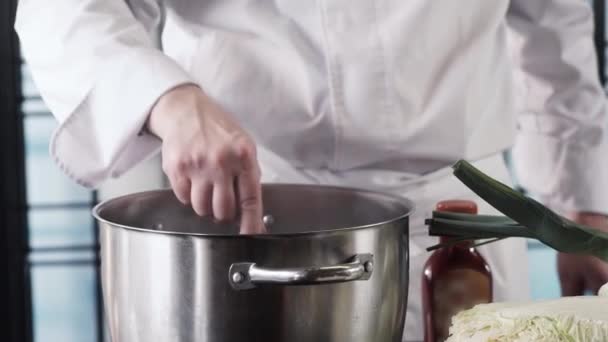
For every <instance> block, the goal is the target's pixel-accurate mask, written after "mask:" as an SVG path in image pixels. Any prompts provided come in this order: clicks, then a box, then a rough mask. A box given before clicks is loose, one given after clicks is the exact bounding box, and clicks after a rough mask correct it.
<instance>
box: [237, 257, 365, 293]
mask: <svg viewBox="0 0 608 342" xmlns="http://www.w3.org/2000/svg"><path fill="white" fill-rule="evenodd" d="M351 259H352V260H351V261H350V262H349V263H346V264H341V265H334V266H309V267H300V268H277V269H272V268H264V267H260V266H258V265H256V264H255V263H253V262H241V263H235V264H232V265H231V266H230V270H229V277H228V279H230V285H232V287H233V288H234V289H237V290H247V289H252V288H255V287H256V285H261V284H281V285H314V284H325V283H338V282H346V281H354V280H367V279H369V278H370V277H371V275H372V271H371V269H370V270H369V271H368V269H367V268H366V267H365V265H367V264H368V263H370V262H372V259H373V256H372V255H371V254H360V255H355V256H354V257H352V258H351ZM235 277H236V278H235Z"/></svg>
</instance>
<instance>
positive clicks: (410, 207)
mask: <svg viewBox="0 0 608 342" xmlns="http://www.w3.org/2000/svg"><path fill="white" fill-rule="evenodd" d="M262 186H263V187H282V186H289V187H311V186H312V187H317V188H325V189H330V190H339V191H351V192H356V193H359V194H369V195H375V196H380V197H384V198H386V199H387V200H392V201H395V202H397V203H401V204H402V205H403V206H404V207H406V208H407V210H406V211H405V212H404V213H402V214H400V215H398V216H395V217H393V218H391V219H388V220H384V221H379V222H376V223H370V224H365V225H358V226H352V227H345V228H333V229H323V230H307V231H302V232H295V233H276V234H272V233H256V234H209V233H189V232H178V231H166V230H155V229H149V228H139V227H134V226H130V225H126V224H120V223H116V222H112V221H110V220H108V219H105V218H103V217H101V216H100V211H101V210H102V209H103V207H105V206H107V205H109V204H110V203H112V202H114V201H117V200H124V199H128V198H134V197H137V196H141V195H145V194H155V193H165V192H171V193H172V191H173V190H171V188H161V189H155V190H146V191H138V192H133V193H129V194H125V195H121V196H117V197H113V198H108V199H106V200H104V201H101V202H99V203H98V204H97V205H95V206H94V207H93V208H92V210H91V214H92V216H93V217H94V218H95V219H96V220H97V221H98V222H100V223H104V224H107V225H108V226H110V227H111V228H122V229H126V230H133V231H138V232H144V233H153V234H164V235H176V236H185V237H207V238H208V237H211V238H241V239H242V238H275V237H297V236H311V235H325V234H335V233H345V232H351V231H357V230H363V229H369V228H378V227H380V226H384V225H388V224H392V223H395V222H399V221H402V220H405V219H407V218H408V217H409V216H411V215H412V214H413V213H414V212H416V205H415V204H414V202H413V201H412V200H410V199H409V198H406V197H402V196H399V195H395V194H392V193H388V192H382V191H375V190H368V189H361V188H355V187H347V186H336V185H323V184H301V183H262Z"/></svg>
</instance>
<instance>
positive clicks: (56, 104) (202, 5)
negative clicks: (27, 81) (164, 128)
mask: <svg viewBox="0 0 608 342" xmlns="http://www.w3.org/2000/svg"><path fill="white" fill-rule="evenodd" d="M15 26H16V30H17V32H18V34H19V37H20V38H21V43H22V46H23V51H24V55H25V58H26V60H27V62H28V64H29V66H30V68H31V69H32V74H33V78H34V80H35V82H36V84H37V85H38V87H39V88H40V91H41V93H42V96H43V98H44V100H45V101H46V103H47V104H48V106H49V107H50V109H51V110H52V112H53V113H54V114H55V116H56V117H57V119H58V120H59V121H60V124H61V125H60V127H59V129H58V130H57V132H56V134H55V135H54V138H53V140H52V142H51V153H52V155H53V156H54V157H55V158H56V160H57V162H58V163H59V165H60V166H61V167H62V168H63V169H64V171H65V172H66V174H68V175H69V176H70V177H72V178H73V179H75V180H76V181H78V182H79V183H81V184H83V185H86V186H91V187H93V186H97V185H99V184H100V183H101V182H103V181H104V180H106V179H108V178H109V177H118V176H120V175H122V174H123V173H124V172H126V171H127V170H129V169H130V168H131V167H132V166H133V165H135V164H137V163H138V162H140V161H141V160H143V159H145V158H148V157H149V156H150V155H151V154H153V153H156V152H157V151H158V150H159V144H160V142H159V141H158V140H157V139H154V138H152V137H150V136H147V135H142V136H138V134H137V133H138V132H140V128H141V126H142V124H143V122H144V120H145V118H146V116H147V115H148V111H149V108H150V106H151V105H152V104H153V103H154V101H155V100H156V99H157V98H158V96H159V95H160V94H161V93H163V92H164V91H166V90H168V89H170V88H171V87H174V86H176V85H178V84H182V83H186V82H196V83H198V84H200V85H201V86H202V87H203V88H204V89H205V90H206V91H207V92H208V93H210V94H211V95H213V96H214V97H215V98H216V99H217V100H218V101H220V102H221V103H222V104H223V105H224V106H225V107H226V108H227V109H229V110H231V111H232V112H234V113H235V115H236V116H237V117H238V118H239V119H240V120H241V121H242V123H243V125H244V126H245V127H246V128H247V129H249V130H250V131H251V132H252V133H253V134H254V135H255V137H256V138H257V140H258V142H259V143H260V144H263V145H264V146H266V147H267V148H269V149H271V150H272V151H274V152H275V153H277V154H278V155H279V156H281V157H282V158H283V159H285V160H287V161H289V163H291V164H293V165H296V166H301V167H305V168H328V169H332V170H347V169H352V168H359V167H367V166H370V165H375V166H376V167H377V168H384V169H386V168H390V169H395V170H401V171H403V172H414V173H416V172H424V171H432V170H435V169H437V168H438V167H439V166H444V165H447V164H449V163H451V162H453V161H454V160H455V159H458V158H470V159H475V158H479V157H483V156H485V155H490V154H492V153H495V152H496V151H499V150H502V149H504V148H506V147H509V146H512V145H513V143H514V141H515V140H516V139H515V138H516V120H518V125H519V132H520V134H518V135H517V140H516V141H517V145H516V148H515V149H514V160H515V161H516V162H517V167H516V171H517V174H518V178H519V180H520V182H522V183H523V185H524V186H525V187H527V188H528V189H530V190H531V191H533V192H534V193H535V194H536V195H537V196H539V197H540V198H541V199H542V200H544V201H545V202H547V203H548V202H551V203H550V204H551V205H552V206H554V207H559V208H563V209H572V210H575V209H578V210H589V211H597V212H606V207H607V202H608V200H607V196H608V191H606V186H607V185H608V184H607V182H608V177H606V176H605V175H606V174H608V173H607V172H606V171H608V167H607V161H606V160H607V158H604V156H605V155H606V151H607V149H606V139H605V122H606V102H605V99H604V95H603V92H602V89H601V87H600V85H599V82H598V80H597V77H596V74H597V71H596V70H597V67H596V64H597V63H596V60H595V52H594V49H593V42H592V29H593V23H592V16H591V11H590V8H589V5H588V3H587V2H586V1H580V0H534V1H529V0H512V1H508V0H496V1H486V0H469V1H467V2H465V3H463V2H462V1H451V0H434V1H427V0H415V1H403V0H331V1H328V0H319V1H316V2H315V3H314V4H313V3H311V2H307V1H291V0H275V1H251V0H210V1H193V0H168V1H160V0H131V1H124V0H53V1H43V0H21V1H19V5H18V13H17V20H16V25H15ZM508 33H511V35H509V34H508ZM508 38H513V39H512V40H511V42H512V46H513V47H514V49H508V45H507V43H508V41H509V40H508ZM161 48H162V49H163V51H164V53H161V52H160V50H159V49H161ZM509 56H512V57H513V61H514V64H515V65H517V66H518V67H519V73H518V75H517V76H518V78H517V79H516V80H515V79H513V77H512V76H513V75H512V74H513V73H512V67H511V63H510V58H509ZM513 81H517V82H518V83H517V84H518V85H520V87H519V89H520V90H521V91H522V93H521V94H520V95H521V96H520V97H519V99H521V100H522V101H519V105H517V104H516V102H515V99H516V98H515V94H514V92H513V90H512V89H513V88H512V84H513ZM519 112H521V113H522V115H519V117H517V116H516V115H515V113H519ZM382 165H384V166H382ZM549 180H550V181H549Z"/></svg>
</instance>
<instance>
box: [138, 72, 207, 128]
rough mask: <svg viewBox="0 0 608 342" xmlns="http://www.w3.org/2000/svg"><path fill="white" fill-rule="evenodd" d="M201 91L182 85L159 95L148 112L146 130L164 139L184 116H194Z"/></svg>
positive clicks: (196, 87) (191, 86) (188, 85)
mask: <svg viewBox="0 0 608 342" xmlns="http://www.w3.org/2000/svg"><path fill="white" fill-rule="evenodd" d="M201 93H202V90H201V89H200V88H199V87H198V86H197V85H195V84H182V85H179V86H177V87H174V88H171V89H170V90H168V91H167V92H165V93H164V94H163V95H161V96H160V97H159V98H158V100H157V101H156V103H155V104H154V105H153V106H152V109H151V110H150V115H149V116H148V120H147V121H146V129H147V130H148V131H149V132H150V133H152V134H154V135H156V136H157V137H159V138H160V139H164V138H165V137H166V135H167V134H168V133H169V132H170V131H171V128H172V127H173V126H175V125H178V124H179V123H180V122H182V121H183V120H184V119H185V117H186V116H189V115H193V114H196V113H197V112H198V110H197V106H198V102H200V96H201Z"/></svg>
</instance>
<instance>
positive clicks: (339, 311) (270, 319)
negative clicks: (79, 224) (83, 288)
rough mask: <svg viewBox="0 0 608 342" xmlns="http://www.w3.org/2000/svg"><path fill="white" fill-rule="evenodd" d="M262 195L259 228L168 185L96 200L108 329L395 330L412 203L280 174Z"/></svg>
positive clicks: (146, 336)
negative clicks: (284, 179) (204, 214)
mask: <svg viewBox="0 0 608 342" xmlns="http://www.w3.org/2000/svg"><path fill="white" fill-rule="evenodd" d="M263 198H264V207H265V211H266V212H267V213H268V214H269V215H272V218H273V220H267V222H268V223H272V224H271V225H269V227H268V233H267V234H261V235H241V234H239V232H238V225H237V224H234V223H232V224H230V223H225V224H219V223H215V222H212V221H210V220H209V219H205V218H200V217H198V216H196V215H195V214H194V212H193V211H192V209H191V208H190V207H187V206H183V205H182V204H180V203H179V202H178V201H177V199H176V198H175V197H174V196H173V194H172V192H171V191H170V190H160V191H151V192H144V193H137V194H132V195H127V196H124V197H119V198H115V199H111V200H109V201H106V202H103V203H101V204H99V205H98V206H97V207H96V208H95V209H94V212H93V214H94V216H95V217H96V219H97V220H98V221H99V222H100V227H101V231H100V235H101V236H100V238H101V258H102V286H103V297H104V303H105V311H106V317H107V319H108V323H109V329H110V334H111V337H112V341H114V342H138V341H142V342H148V341H170V342H179V341H183V342H194V341H197V342H203V341H212V342H231V341H235V342H236V341H238V342H243V341H265V342H273V341H285V342H300V341H307V342H308V341H317V342H318V341H345V342H346V341H348V342H355V341H361V342H382V341H391V342H393V341H394V342H396V341H401V337H402V333H403V324H404V320H405V312H406V303H407V287H408V216H409V214H410V213H411V211H412V209H413V205H412V203H411V202H410V201H408V200H407V199H402V198H398V197H393V196H389V195H386V194H380V193H373V192H368V191H362V190H355V189H347V188H336V187H326V186H309V185H287V184H266V185H264V188H263ZM270 221H273V222H270Z"/></svg>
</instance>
